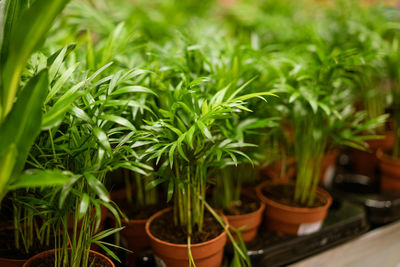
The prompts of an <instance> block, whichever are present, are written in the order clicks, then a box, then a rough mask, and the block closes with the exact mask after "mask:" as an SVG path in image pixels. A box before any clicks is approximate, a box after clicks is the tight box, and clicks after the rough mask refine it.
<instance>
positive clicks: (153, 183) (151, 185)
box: [146, 178, 168, 190]
mask: <svg viewBox="0 0 400 267" xmlns="http://www.w3.org/2000/svg"><path fill="white" fill-rule="evenodd" d="M167 180H168V179H167V178H159V179H155V180H153V181H151V182H150V183H148V184H147V185H146V190H152V189H153V188H155V187H156V186H157V185H159V184H161V183H164V182H165V181H167Z"/></svg>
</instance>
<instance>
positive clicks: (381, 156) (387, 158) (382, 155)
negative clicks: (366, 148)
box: [376, 148, 400, 164]
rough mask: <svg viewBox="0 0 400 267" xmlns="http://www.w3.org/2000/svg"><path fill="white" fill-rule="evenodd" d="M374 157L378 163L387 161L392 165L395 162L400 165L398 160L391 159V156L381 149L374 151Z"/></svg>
mask: <svg viewBox="0 0 400 267" xmlns="http://www.w3.org/2000/svg"><path fill="white" fill-rule="evenodd" d="M376 157H377V158H378V159H379V160H380V161H387V162H390V163H393V164H396V163H397V162H399V163H400V158H393V157H392V156H391V155H389V154H387V153H386V152H385V151H384V150H383V149H382V148H379V149H377V150H376Z"/></svg>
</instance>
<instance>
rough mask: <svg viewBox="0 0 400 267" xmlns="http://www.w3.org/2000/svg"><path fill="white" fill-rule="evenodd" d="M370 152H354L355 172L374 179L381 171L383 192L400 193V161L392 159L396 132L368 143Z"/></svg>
mask: <svg viewBox="0 0 400 267" xmlns="http://www.w3.org/2000/svg"><path fill="white" fill-rule="evenodd" d="M367 143H368V145H369V148H370V151H369V152H367V151H360V150H352V153H351V156H352V158H353V167H354V171H355V172H356V173H358V174H364V175H367V176H372V177H374V176H375V175H376V173H377V171H380V181H381V191H400V159H397V158H393V157H391V156H390V155H389V154H388V153H387V152H390V151H391V149H392V148H393V146H394V132H387V133H386V134H385V135H384V138H383V139H377V140H371V141H367Z"/></svg>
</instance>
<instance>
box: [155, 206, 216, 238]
mask: <svg viewBox="0 0 400 267" xmlns="http://www.w3.org/2000/svg"><path fill="white" fill-rule="evenodd" d="M193 230H194V231H193V234H192V244H196V243H202V242H206V241H208V240H211V239H214V238H216V237H217V236H219V235H220V234H221V233H222V231H223V228H222V227H221V225H220V224H219V223H218V222H217V220H216V219H215V218H214V217H213V216H212V215H211V213H209V212H205V213H204V224H203V230H202V231H201V232H199V231H197V230H196V229H195V228H194V229H193ZM150 231H151V233H152V234H153V235H154V236H155V237H157V238H159V239H161V240H163V241H167V242H170V243H174V244H187V236H188V234H187V231H186V229H184V228H182V227H180V226H175V225H174V218H173V213H172V210H171V211H169V212H166V213H164V214H162V215H161V216H160V217H158V218H156V219H155V220H154V221H153V222H152V223H151V225H150Z"/></svg>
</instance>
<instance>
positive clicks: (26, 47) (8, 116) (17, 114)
mask: <svg viewBox="0 0 400 267" xmlns="http://www.w3.org/2000/svg"><path fill="white" fill-rule="evenodd" d="M67 3H68V1H46V0H38V1H35V3H31V4H29V3H28V2H27V1H2V2H1V3H0V13H1V18H2V19H1V20H0V28H1V36H0V70H1V71H0V94H1V97H0V99H1V104H0V136H1V142H2V149H1V151H0V159H1V161H2V163H1V170H2V171H1V173H0V202H1V200H2V199H3V198H4V197H5V196H6V194H7V192H8V191H9V190H16V189H19V188H26V187H42V186H53V185H57V184H63V183H65V182H67V181H68V180H69V179H68V177H67V176H65V175H63V174H62V173H61V172H59V171H51V170H44V171H40V170H27V171H25V172H23V173H22V171H23V170H24V165H25V162H26V159H27V156H28V152H29V149H30V147H31V145H32V144H33V142H34V140H35V138H36V136H37V135H38V134H39V132H40V130H41V126H42V125H41V123H43V121H44V120H45V118H44V117H45V116H42V115H43V114H42V110H41V108H42V104H43V102H44V99H45V97H46V93H47V90H48V88H49V82H50V81H53V77H50V75H49V71H50V70H48V69H47V68H46V66H45V68H44V69H42V70H41V71H37V72H36V73H34V74H33V75H31V76H29V77H24V79H21V76H22V74H23V72H24V71H25V69H26V63H27V61H28V59H29V58H30V56H31V54H32V53H33V52H34V50H35V49H37V48H38V46H39V45H40V43H41V42H42V41H43V39H44V36H45V34H46V33H47V31H48V30H49V28H50V27H51V25H52V23H53V20H54V19H55V17H56V16H57V15H58V14H59V13H60V12H61V11H62V10H63V8H64V6H65V5H66V4H67ZM26 21H30V22H31V23H30V24H26ZM28 40H29V41H28ZM49 65H51V64H49ZM14 209H15V210H16V213H14V216H13V218H14V224H13V226H12V227H11V228H8V229H6V230H5V231H4V229H1V232H2V233H7V232H8V233H14V236H13V237H12V239H11V240H14V242H11V245H14V246H15V248H16V249H18V248H21V247H22V244H21V242H23V243H24V245H23V247H24V248H23V251H24V253H25V254H26V255H21V257H23V258H25V257H29V256H28V255H29V254H27V253H29V252H31V247H32V242H34V239H35V238H36V236H35V235H34V233H33V231H25V232H24V231H22V229H31V230H33V228H32V227H33V223H34V222H33V220H34V219H33V218H32V217H31V216H28V218H26V219H24V220H23V221H22V224H20V218H21V217H20V216H21V214H20V210H21V209H22V210H24V213H25V214H26V213H29V212H30V211H29V209H25V208H22V207H20V208H17V207H16V206H14ZM10 229H11V230H13V231H10ZM38 236H39V243H42V244H43V242H44V240H43V239H41V238H40V235H38ZM41 237H43V236H41ZM2 240H7V242H8V243H10V242H9V240H10V239H8V238H4V239H2ZM28 241H29V242H28ZM3 247H6V246H3ZM6 253H7V255H6V256H9V255H12V253H10V252H6ZM24 253H22V254H24ZM2 256H4V255H2ZM23 262H24V260H19V261H17V260H7V259H5V258H0V263H1V265H2V266H8V265H7V264H11V265H12V266H22V264H23Z"/></svg>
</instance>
